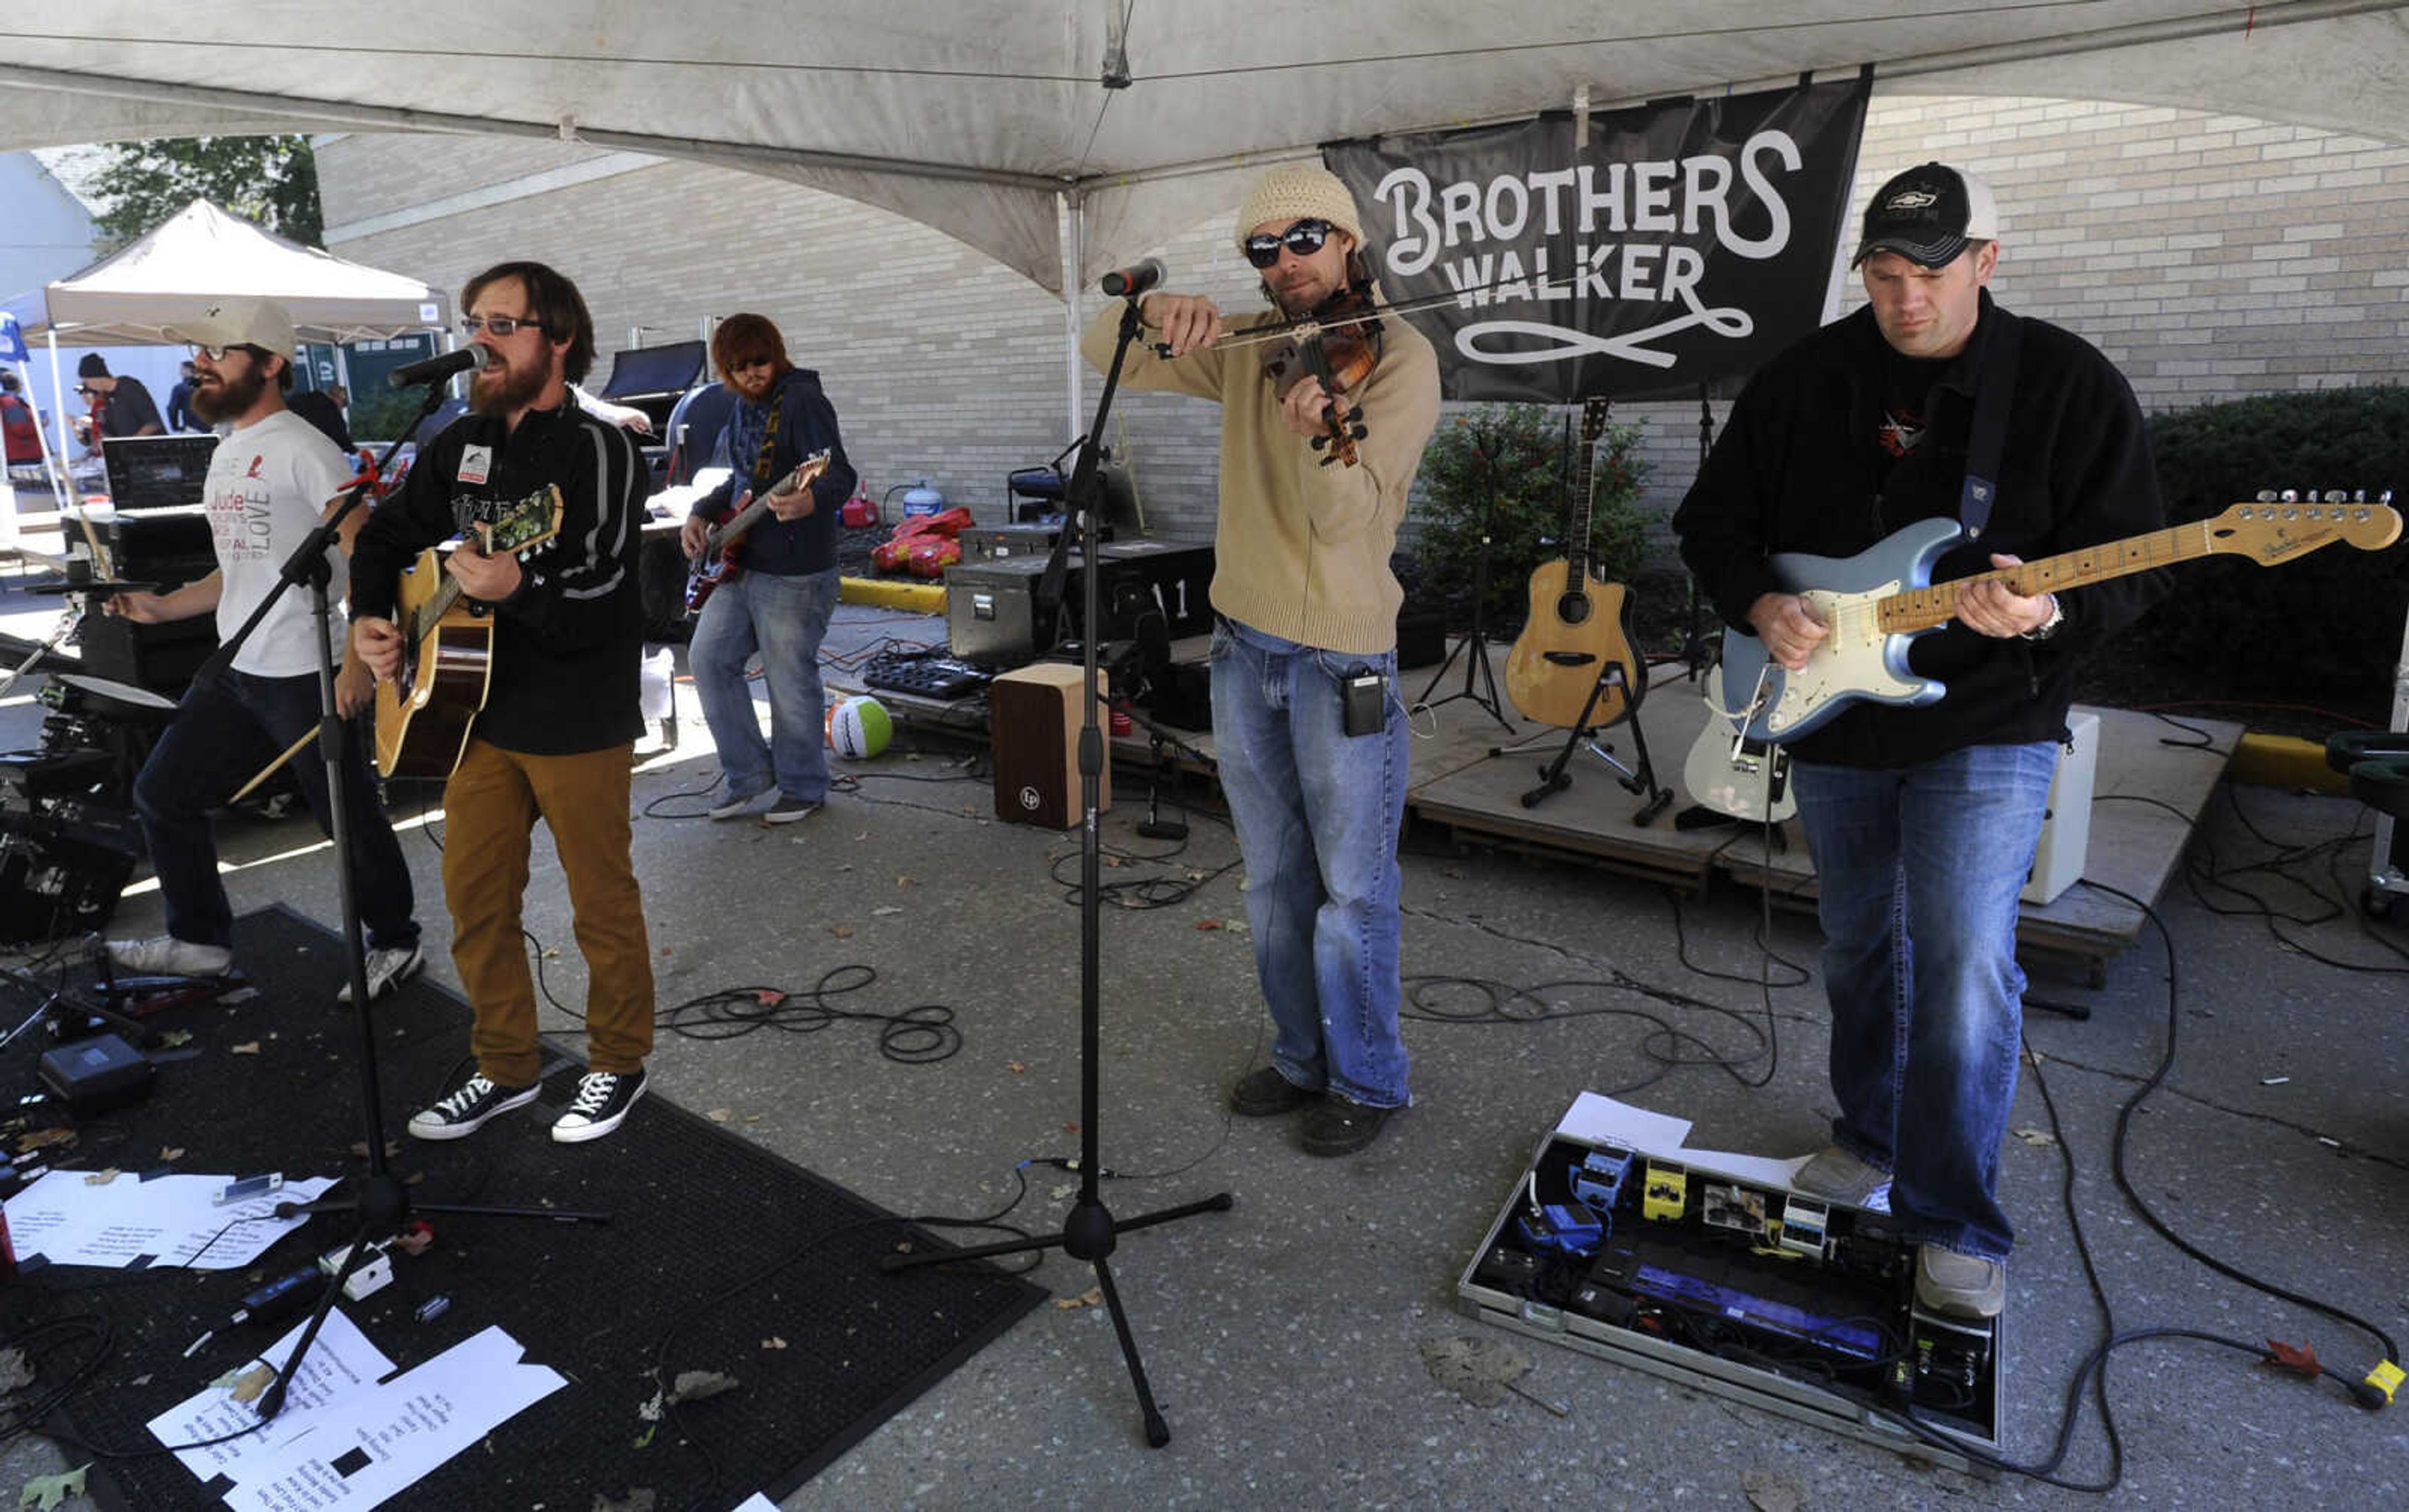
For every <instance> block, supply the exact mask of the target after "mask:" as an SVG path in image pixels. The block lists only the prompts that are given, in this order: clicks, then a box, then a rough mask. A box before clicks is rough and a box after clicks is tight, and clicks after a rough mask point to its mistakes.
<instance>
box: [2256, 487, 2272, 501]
mask: <svg viewBox="0 0 2409 1512" xmlns="http://www.w3.org/2000/svg"><path fill="white" fill-rule="evenodd" d="M2258 502H2259V503H2261V504H2272V503H2274V502H2275V491H2274V490H2273V489H2272V488H2261V489H2260V490H2258Z"/></svg>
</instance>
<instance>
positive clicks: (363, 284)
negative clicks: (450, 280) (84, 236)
mask: <svg viewBox="0 0 2409 1512" xmlns="http://www.w3.org/2000/svg"><path fill="white" fill-rule="evenodd" d="M235 296H253V297H262V298H269V299H274V300H276V301H277V302H278V303H279V304H281V305H282V306H283V307H284V309H285V310H286V311H287V312H288V313H289V314H291V315H292V317H293V325H294V329H295V330H296V332H298V333H299V335H300V337H301V339H303V340H304V341H367V340H376V339H381V338H387V337H393V336H398V335H400V334H401V333H402V332H404V331H415V330H422V329H424V328H426V327H427V326H431V325H441V324H444V318H445V316H444V312H445V310H446V309H447V308H448V305H449V301H448V299H447V298H446V296H445V295H443V294H442V293H441V292H440V291H438V290H434V289H430V288H428V287H427V286H426V284H425V283H422V282H420V281H418V280H416V279H413V278H407V277H404V276H403V275H401V274H399V273H387V272H384V271H382V270H381V269H378V268H373V267H368V266H362V265H361V264H358V263H351V262H345V261H344V260H343V259H342V258H339V257H336V256H332V255H330V254H328V253H326V252H319V251H317V250H316V249H314V248H310V247H304V246H301V245H299V244H297V243H296V242H292V241H288V240H286V239H285V238H282V237H280V236H276V235H274V234H273V233H270V232H267V231H262V230H261V229H260V228H259V227H257V226H255V225H253V224H252V223H250V222H248V221H244V220H240V219H238V218H237V217H235V216H232V215H229V214H227V213H226V212H225V211H224V210H222V209H218V208H217V207H216V206H215V205H212V204H210V203H209V201H208V200H205V199H196V200H195V201H193V203H192V204H190V205H188V206H186V207H185V208H184V209H181V210H180V211H178V212H177V213H176V215H175V216H174V217H172V218H171V219H169V220H168V221H167V222H166V223H164V224H162V225H160V226H158V227H157V228H155V229H154V230H152V231H151V233H150V234H149V235H148V236H145V237H143V238H141V239H140V240H138V241H136V242H135V243H133V244H132V245H131V246H129V247H126V248H125V249H124V250H123V251H121V252H116V253H114V254H113V255H111V256H108V257H105V258H103V259H101V260H100V261H99V262H97V263H94V264H93V265H92V266H90V267H87V268H85V269H83V270H82V271H81V272H79V273H74V274H70V275H69V276H67V277H66V278H63V279H59V280H56V281H53V282H51V283H50V284H47V285H45V286H44V287H42V288H40V289H36V290H34V291H32V292H31V293H28V294H23V295H18V296H17V297H16V298H14V299H11V300H9V301H8V302H7V306H6V308H7V310H8V312H9V313H10V314H13V315H15V316H16V317H17V323H18V324H19V325H20V326H22V328H23V330H24V333H25V337H26V339H28V340H32V339H34V338H38V337H43V336H50V335H54V336H55V338H56V339H57V340H58V342H59V343H60V344H62V345H76V346H121V345H123V346H133V345H143V344H149V343H152V342H160V341H165V340H166V339H167V338H166V336H165V335H164V334H162V328H163V327H165V326H167V325H172V324H175V323H177V322H178V321H185V320H190V319H192V318H193V317H194V316H195V315H196V314H198V313H199V312H200V310H201V309H202V307H203V306H205V305H207V304H209V303H210V302H211V301H212V300H216V299H223V298H228V297H235Z"/></svg>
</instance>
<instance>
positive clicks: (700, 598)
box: [685, 449, 829, 614]
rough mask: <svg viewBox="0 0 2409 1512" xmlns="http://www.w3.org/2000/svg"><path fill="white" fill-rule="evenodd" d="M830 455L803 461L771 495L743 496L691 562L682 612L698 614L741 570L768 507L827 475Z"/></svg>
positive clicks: (815, 455)
mask: <svg viewBox="0 0 2409 1512" xmlns="http://www.w3.org/2000/svg"><path fill="white" fill-rule="evenodd" d="M828 465H829V454H828V452H827V451H826V450H825V449H823V450H820V451H817V452H814V453H813V454H811V455H809V456H807V457H805V458H803V460H802V461H801V463H799V464H798V465H797V466H796V468H795V470H794V471H792V472H790V473H788V474H786V476H785V477H784V478H781V479H779V480H778V481H777V482H775V483H773V484H772V485H771V487H770V491H769V492H768V493H766V494H764V495H762V496H761V497H758V498H755V497H753V496H752V495H751V494H749V493H748V494H746V495H745V496H744V497H742V498H740V499H738V500H737V501H736V503H735V505H734V507H733V509H732V510H731V511H730V512H729V514H728V518H727V519H726V520H724V521H722V522H721V523H720V524H718V525H715V526H712V527H711V534H710V536H709V537H708V538H706V539H705V540H704V541H703V543H702V554H701V555H700V556H698V557H696V558H695V559H694V570H693V571H692V572H690V573H688V574H687V575H686V580H685V612H687V613H689V614H700V613H701V612H702V606H703V604H704V603H705V602H707V601H708V600H709V599H710V598H711V596H712V594H713V592H714V591H715V590H716V589H717V588H718V587H719V585H720V584H721V583H726V582H728V581H729V580H731V579H733V578H734V577H735V576H736V575H737V574H738V573H740V572H742V571H743V568H741V567H740V566H738V565H737V562H738V558H740V557H741V556H742V555H743V552H744V537H745V536H746V534H747V533H748V532H750V531H751V530H752V528H753V527H754V526H757V525H759V524H760V523H761V517H762V516H763V515H765V514H767V513H769V512H770V506H771V505H772V504H775V503H776V502H777V501H778V500H780V499H782V498H791V497H794V496H795V495H796V494H798V493H801V491H802V490H804V489H806V488H809V487H810V486H811V485H812V480H813V479H815V478H817V477H818V476H819V475H820V474H821V473H823V472H826V471H828Z"/></svg>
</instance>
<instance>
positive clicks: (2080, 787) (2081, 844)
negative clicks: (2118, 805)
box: [2021, 710, 2099, 903]
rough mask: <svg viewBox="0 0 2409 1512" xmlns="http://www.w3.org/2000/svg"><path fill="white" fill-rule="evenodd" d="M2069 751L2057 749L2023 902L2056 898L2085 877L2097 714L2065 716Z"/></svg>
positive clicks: (2096, 752)
mask: <svg viewBox="0 0 2409 1512" xmlns="http://www.w3.org/2000/svg"><path fill="white" fill-rule="evenodd" d="M2066 729H2067V734H2068V735H2069V736H2070V737H2071V739H2070V745H2071V747H2072V748H2071V749H2070V750H2061V751H2059V752H2058V753H2057V773H2056V775H2055V776H2053V777H2052V778H2050V780H2049V799H2048V802H2047V805H2046V810H2045V813H2044V814H2043V816H2042V818H2041V848H2040V849H2038V850H2036V851H2035V852H2034V853H2033V864H2032V874H2031V875H2030V876H2028V877H2027V878H2026V879H2025V888H2024V892H2023V893H2022V894H2021V896H2022V898H2023V899H2024V900H2025V901H2026V902H2027V903H2054V902H2056V901H2057V898H2058V895H2059V894H2060V893H2062V892H2064V891H2066V889H2067V888H2069V887H2071V886H2074V885H2075V884H2076V883H2078V882H2080V881H2082V880H2083V866H2084V862H2085V861H2087V860H2089V859H2090V857H2091V788H2092V781H2093V778H2094V777H2095V776H2097V774H2098V772H2099V715H2098V714H2089V713H2083V712H2082V711H2080V710H2077V711H2075V712H2074V713H2070V714H2069V715H2067V716H2066Z"/></svg>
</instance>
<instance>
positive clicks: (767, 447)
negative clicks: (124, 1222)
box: [753, 375, 792, 497]
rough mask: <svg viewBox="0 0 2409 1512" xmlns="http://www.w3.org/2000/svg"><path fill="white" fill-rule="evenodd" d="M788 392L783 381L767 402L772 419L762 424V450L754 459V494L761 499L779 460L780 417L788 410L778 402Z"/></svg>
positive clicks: (775, 388) (773, 390)
mask: <svg viewBox="0 0 2409 1512" xmlns="http://www.w3.org/2000/svg"><path fill="white" fill-rule="evenodd" d="M789 376H792V375H789ZM785 393H786V380H785V379H781V380H779V381H778V383H777V386H776V387H774V388H772V389H771V390H770V393H769V396H768V398H767V400H766V401H765V402H766V403H767V404H768V406H769V410H770V417H769V419H767V420H765V421H763V422H762V424H761V450H760V452H759V453H758V454H757V455H756V456H755V457H754V458H753V493H754V495H755V497H759V495H760V493H761V490H762V489H764V488H766V487H768V486H769V485H770V471H771V464H772V463H774V462H775V461H777V460H778V457H777V452H778V416H779V414H780V412H781V411H783V410H785V409H786V406H784V405H782V404H780V403H779V402H778V400H779V399H780V397H782V396H784V395H785Z"/></svg>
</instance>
